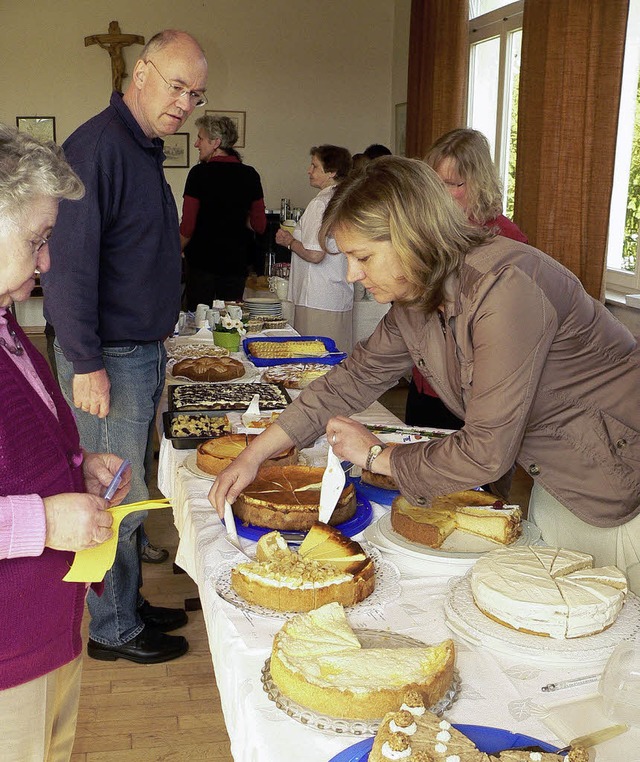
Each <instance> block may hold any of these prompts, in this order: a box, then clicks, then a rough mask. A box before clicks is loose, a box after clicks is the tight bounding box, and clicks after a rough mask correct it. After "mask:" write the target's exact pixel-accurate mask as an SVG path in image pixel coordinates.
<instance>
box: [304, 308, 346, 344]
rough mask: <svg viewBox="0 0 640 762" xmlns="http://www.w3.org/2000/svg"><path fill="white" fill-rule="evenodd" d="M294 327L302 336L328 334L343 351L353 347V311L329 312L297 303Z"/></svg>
mask: <svg viewBox="0 0 640 762" xmlns="http://www.w3.org/2000/svg"><path fill="white" fill-rule="evenodd" d="M293 327H294V328H295V329H296V331H297V332H298V333H299V334H301V335H302V336H328V337H329V338H330V339H333V340H334V341H335V343H336V346H337V347H338V349H339V350H340V351H341V352H346V353H347V354H351V350H352V349H353V312H352V311H351V310H347V311H346V312H329V310H314V309H312V308H311V307H300V306H299V305H297V304H296V309H295V316H294V318H293Z"/></svg>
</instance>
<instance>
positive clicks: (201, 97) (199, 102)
mask: <svg viewBox="0 0 640 762" xmlns="http://www.w3.org/2000/svg"><path fill="white" fill-rule="evenodd" d="M145 63H149V64H151V66H153V68H154V69H155V70H156V71H157V72H158V74H159V76H160V78H161V79H162V80H163V82H164V83H165V85H166V86H167V89H168V91H169V92H170V93H171V97H172V98H175V100H179V99H180V98H183V97H184V96H185V95H186V96H187V97H188V98H189V101H190V103H191V105H192V106H194V107H195V108H198V107H199V106H204V105H205V103H207V96H206V95H205V94H204V93H199V92H197V91H196V90H187V88H186V87H184V86H183V85H178V84H176V83H175V82H169V80H168V79H165V78H164V77H163V76H162V74H161V73H160V69H158V67H157V66H156V65H155V64H154V63H153V61H151V60H148V61H145Z"/></svg>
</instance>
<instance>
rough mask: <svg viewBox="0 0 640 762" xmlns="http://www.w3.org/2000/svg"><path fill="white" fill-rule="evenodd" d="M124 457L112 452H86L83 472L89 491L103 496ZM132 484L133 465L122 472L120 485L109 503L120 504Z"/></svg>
mask: <svg viewBox="0 0 640 762" xmlns="http://www.w3.org/2000/svg"><path fill="white" fill-rule="evenodd" d="M121 463H122V458H119V457H118V456H117V455H113V454H111V453H102V452H85V453H84V460H83V461H82V474H83V476H84V483H85V486H86V488H87V492H89V493H90V494H92V495H97V496H98V497H102V495H103V494H104V491H105V490H106V488H107V487H108V486H109V484H111V480H112V479H113V476H114V474H115V473H116V471H117V470H118V469H119V468H120V465H121ZM130 486H131V467H129V468H127V469H126V470H125V472H124V473H123V474H122V480H121V481H120V486H119V487H118V489H117V490H116V493H115V495H114V496H113V497H112V498H111V500H109V505H120V503H121V502H122V501H123V500H124V498H125V497H126V496H127V493H128V492H129V487H130Z"/></svg>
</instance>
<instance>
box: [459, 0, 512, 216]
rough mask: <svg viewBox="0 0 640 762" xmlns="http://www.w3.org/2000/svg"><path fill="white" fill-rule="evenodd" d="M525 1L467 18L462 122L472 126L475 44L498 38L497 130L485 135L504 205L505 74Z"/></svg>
mask: <svg viewBox="0 0 640 762" xmlns="http://www.w3.org/2000/svg"><path fill="white" fill-rule="evenodd" d="M524 3H525V0H517V1H516V2H513V3H509V4H507V5H504V6H503V7H502V8H498V9H496V10H493V11H490V12H489V13H485V14H483V15H482V16H476V17H475V18H473V19H470V20H469V55H468V62H467V71H468V88H467V102H466V117H465V121H466V123H467V125H468V126H470V127H472V126H473V125H471V117H472V113H471V107H472V103H473V76H472V74H473V68H472V67H473V58H474V46H475V45H477V44H478V43H480V42H485V41H486V40H490V39H495V38H499V39H500V58H499V64H498V87H497V91H498V99H497V100H498V102H497V113H496V133H495V135H491V136H490V135H487V138H488V139H489V143H490V144H492V145H493V146H494V153H493V160H494V163H495V165H496V168H497V170H498V174H499V176H500V179H501V181H502V187H503V207H504V208H505V209H506V207H507V192H508V187H509V183H508V179H509V178H508V173H509V153H508V151H509V144H510V140H509V137H510V129H511V124H510V121H511V120H510V116H511V91H510V88H509V87H508V85H509V81H508V75H510V73H511V70H510V67H509V62H510V61H511V58H512V54H513V33H514V32H517V31H522V22H523V16H524Z"/></svg>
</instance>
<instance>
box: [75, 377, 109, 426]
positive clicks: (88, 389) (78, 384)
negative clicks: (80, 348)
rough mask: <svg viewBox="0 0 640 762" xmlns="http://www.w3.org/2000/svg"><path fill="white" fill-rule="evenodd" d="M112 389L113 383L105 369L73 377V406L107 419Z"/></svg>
mask: <svg viewBox="0 0 640 762" xmlns="http://www.w3.org/2000/svg"><path fill="white" fill-rule="evenodd" d="M110 389H111V383H110V382H109V376H108V375H107V371H106V370H105V369H104V368H103V369H102V370H95V371H93V372H92V373H77V374H76V375H75V376H74V377H73V404H74V405H75V406H76V407H77V408H80V410H84V411H85V413H91V415H97V416H98V418H106V417H107V415H108V414H109V391H110Z"/></svg>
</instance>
